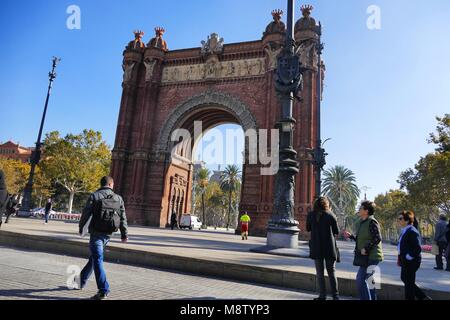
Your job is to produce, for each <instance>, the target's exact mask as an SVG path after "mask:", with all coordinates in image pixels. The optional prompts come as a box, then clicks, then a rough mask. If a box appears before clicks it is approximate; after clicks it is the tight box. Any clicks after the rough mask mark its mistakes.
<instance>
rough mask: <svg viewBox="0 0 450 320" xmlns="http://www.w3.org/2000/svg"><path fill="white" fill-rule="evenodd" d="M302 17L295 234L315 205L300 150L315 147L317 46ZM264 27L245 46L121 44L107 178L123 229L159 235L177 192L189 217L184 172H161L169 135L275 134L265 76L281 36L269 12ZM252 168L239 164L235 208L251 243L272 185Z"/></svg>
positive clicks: (267, 213)
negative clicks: (199, 123)
mask: <svg viewBox="0 0 450 320" xmlns="http://www.w3.org/2000/svg"><path fill="white" fill-rule="evenodd" d="M310 13H311V12H310V10H309V11H308V10H305V12H304V14H303V17H302V18H301V19H300V20H299V21H298V22H297V23H296V26H295V40H296V43H298V44H299V48H298V50H297V52H298V54H299V55H300V58H301V61H302V63H303V67H304V68H305V72H304V74H303V80H304V86H303V91H302V93H301V99H299V100H296V101H295V106H294V117H295V118H296V119H297V123H296V125H295V132H294V148H295V150H296V151H297V153H298V160H299V162H300V174H299V175H297V176H296V183H295V186H296V187H295V188H296V189H295V204H296V206H295V214H296V217H295V218H296V220H298V221H300V224H301V229H303V230H304V227H305V222H306V215H307V212H308V209H309V208H310V207H311V204H312V202H313V199H314V197H315V194H314V192H315V190H314V168H313V166H312V164H311V163H310V162H309V161H310V160H311V158H310V152H309V151H310V150H312V149H313V148H315V147H316V143H317V140H316V139H315V138H316V137H315V132H316V130H315V123H316V119H315V116H314V115H315V111H316V110H317V99H316V97H317V93H318V90H320V88H323V85H322V86H320V87H319V85H318V74H317V65H318V61H317V58H318V55H317V52H316V51H315V50H317V46H314V45H312V44H314V43H317V42H318V40H319V33H320V28H319V26H318V25H317V23H316V21H315V20H314V18H312V17H311V14H310ZM273 19H274V20H273V21H272V22H271V23H270V24H268V26H267V28H266V30H265V32H264V33H263V37H262V39H258V40H255V41H247V42H239V43H231V44H225V42H224V39H222V38H220V37H219V36H218V35H217V34H215V33H214V34H211V35H210V36H209V37H208V38H207V39H206V41H202V42H201V43H202V47H197V48H189V49H180V50H173V51H169V50H168V45H167V43H166V42H165V41H164V39H163V32H162V29H161V28H158V29H157V30H156V36H155V37H154V38H153V39H151V40H150V41H149V43H148V44H147V45H146V44H145V43H144V42H143V40H142V37H136V39H135V40H134V41H131V42H130V43H129V44H128V46H127V47H126V49H125V51H124V54H123V55H124V60H123V64H122V67H123V70H124V77H123V83H122V87H123V92H122V99H121V104H120V114H119V119H118V124H117V133H116V141H115V145H114V150H113V163H112V168H111V175H112V176H113V178H114V180H115V181H116V184H115V185H116V191H117V192H118V193H120V194H121V195H122V196H123V197H124V200H125V202H126V207H127V216H128V218H129V220H130V223H135V224H142V225H150V226H155V227H165V226H166V225H167V222H168V217H167V215H168V211H169V210H170V208H169V203H171V202H174V203H175V204H176V205H177V210H178V209H179V208H180V202H181V200H177V199H178V197H175V198H174V193H177V192H180V194H183V191H184V195H185V196H184V199H185V200H184V201H183V202H184V203H183V204H181V209H182V211H184V212H186V211H187V210H188V209H189V208H188V207H187V206H188V203H189V202H190V199H188V198H189V192H186V190H189V189H190V185H189V184H190V181H191V180H192V177H191V176H189V174H188V172H191V169H190V168H189V166H188V165H185V166H184V167H183V166H180V168H177V170H178V171H177V170H173V172H171V170H172V169H173V166H172V165H171V161H170V154H171V153H170V150H171V148H172V146H173V144H171V143H170V138H171V134H172V132H173V131H174V130H175V129H177V128H185V129H187V130H192V123H193V121H194V120H196V119H198V120H203V121H204V122H205V125H204V127H205V128H209V127H211V126H213V125H214V124H217V123H220V121H225V122H232V123H237V124H240V125H241V126H242V127H243V129H244V131H245V130H248V129H266V130H270V129H273V128H275V127H276V124H277V122H278V119H279V115H280V106H279V101H278V99H277V96H276V93H275V88H274V69H276V68H277V55H278V54H279V52H280V51H281V50H282V47H283V46H284V43H285V31H286V30H285V26H284V24H283V23H280V19H279V16H277V14H276V12H275V14H274V17H273ZM205 37H206V35H205ZM200 40H201V39H199V41H200ZM182 150H183V149H182V148H181V155H183V151H182ZM182 164H183V163H182ZM260 169H261V165H245V167H244V172H243V180H244V181H243V188H242V197H241V204H240V208H239V210H240V213H242V212H244V211H246V212H248V213H249V215H250V217H251V219H252V225H251V228H250V233H251V234H253V235H265V232H266V228H267V222H268V220H269V219H270V217H271V215H272V211H273V196H274V185H275V183H274V182H275V181H274V177H273V176H262V175H261V170H260ZM177 174H178V175H177ZM167 177H173V179H167ZM171 192H172V194H170V193H171ZM180 199H183V197H180Z"/></svg>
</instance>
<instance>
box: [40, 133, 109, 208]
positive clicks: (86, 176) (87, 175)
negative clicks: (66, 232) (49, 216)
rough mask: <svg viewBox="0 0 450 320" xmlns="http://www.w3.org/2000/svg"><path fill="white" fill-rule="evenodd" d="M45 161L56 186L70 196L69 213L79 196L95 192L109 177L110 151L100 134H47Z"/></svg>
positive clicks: (48, 173) (42, 165) (44, 168)
mask: <svg viewBox="0 0 450 320" xmlns="http://www.w3.org/2000/svg"><path fill="white" fill-rule="evenodd" d="M44 148H45V153H44V159H43V161H42V162H41V168H42V170H43V171H44V172H45V176H46V177H48V178H49V179H50V180H51V181H53V182H54V183H55V184H58V185H61V186H62V187H64V189H65V190H66V191H67V192H68V193H69V205H68V208H69V213H71V212H72V203H73V200H74V197H75V195H76V194H78V193H89V192H93V191H95V190H96V189H97V188H98V186H99V181H100V179H101V178H102V177H103V176H105V175H108V173H109V168H110V164H111V151H110V149H109V147H108V145H107V144H106V143H105V142H104V141H103V140H102V135H101V133H100V132H95V131H93V130H84V131H83V132H82V133H81V134H79V135H73V134H68V135H66V136H65V137H64V138H62V137H60V134H59V132H57V131H55V132H51V133H49V134H47V136H46V138H45V140H44Z"/></svg>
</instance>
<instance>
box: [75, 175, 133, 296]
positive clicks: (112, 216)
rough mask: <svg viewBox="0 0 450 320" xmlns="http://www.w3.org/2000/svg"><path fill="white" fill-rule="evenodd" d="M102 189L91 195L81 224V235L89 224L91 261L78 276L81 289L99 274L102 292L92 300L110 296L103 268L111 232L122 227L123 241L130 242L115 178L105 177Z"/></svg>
mask: <svg viewBox="0 0 450 320" xmlns="http://www.w3.org/2000/svg"><path fill="white" fill-rule="evenodd" d="M100 184H101V188H100V189H99V190H97V191H96V192H94V193H93V194H91V196H90V197H89V199H88V201H87V203H86V206H85V208H84V210H83V214H82V216H81V220H80V224H79V229H80V230H79V232H80V235H81V234H82V232H83V228H84V227H85V225H86V224H87V223H89V222H90V224H89V233H90V241H89V249H90V252H91V255H90V257H89V261H88V263H87V264H86V266H85V267H84V269H83V270H82V271H81V274H80V277H79V279H78V282H79V289H80V290H82V289H83V288H84V287H85V286H86V283H87V281H88V279H89V277H90V276H91V275H92V272H94V273H95V280H96V282H97V288H98V293H97V294H96V295H95V296H93V297H92V300H104V299H107V298H108V295H109V293H110V286H109V283H108V281H107V279H106V273H105V270H104V267H103V258H104V250H105V247H106V245H107V244H108V243H109V241H110V239H111V235H112V234H113V233H115V232H117V231H119V230H120V233H121V239H122V242H123V243H125V242H127V241H128V225H127V217H126V214H125V205H124V202H123V199H122V197H121V196H119V195H117V194H115V193H114V191H113V188H114V180H113V178H111V177H103V178H102V179H101V183H100Z"/></svg>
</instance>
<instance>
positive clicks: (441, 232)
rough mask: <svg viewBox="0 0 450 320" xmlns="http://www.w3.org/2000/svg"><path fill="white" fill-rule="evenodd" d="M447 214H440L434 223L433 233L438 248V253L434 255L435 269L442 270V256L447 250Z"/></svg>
mask: <svg viewBox="0 0 450 320" xmlns="http://www.w3.org/2000/svg"><path fill="white" fill-rule="evenodd" d="M447 225H448V222H447V215H446V214H444V213H443V214H441V215H440V217H439V222H438V223H437V224H436V228H435V229H436V232H435V235H434V241H435V243H436V245H437V246H438V248H439V253H438V255H436V267H435V268H434V269H435V270H444V262H443V257H444V256H445V253H446V250H447V245H448V243H447V238H446V236H445V234H446V232H447ZM446 260H447V270H450V265H449V259H448V258H447V259H446Z"/></svg>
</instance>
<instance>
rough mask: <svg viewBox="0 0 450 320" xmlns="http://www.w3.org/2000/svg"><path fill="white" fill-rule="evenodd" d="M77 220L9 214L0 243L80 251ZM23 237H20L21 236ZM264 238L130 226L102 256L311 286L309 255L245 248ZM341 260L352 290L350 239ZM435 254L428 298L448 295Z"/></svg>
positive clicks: (391, 290)
mask: <svg viewBox="0 0 450 320" xmlns="http://www.w3.org/2000/svg"><path fill="white" fill-rule="evenodd" d="M77 231H78V228H77V225H76V224H72V223H64V222H51V223H50V224H49V225H43V224H42V222H41V221H37V220H32V219H17V218H16V219H13V220H12V221H11V224H9V225H6V226H3V227H2V229H1V230H0V244H2V245H15V246H16V245H20V244H21V242H24V240H21V238H23V239H28V240H29V241H27V242H26V245H25V246H26V247H30V248H33V247H38V248H35V249H39V250H42V251H49V252H55V251H57V253H64V252H65V250H67V254H71V255H74V254H75V255H77V256H83V255H84V254H86V253H85V252H86V251H80V250H81V249H80V248H84V249H85V247H86V243H87V241H88V240H87V239H81V238H80V237H79V236H78V235H77ZM24 243H25V242H24ZM264 244H265V239H264V238H250V240H249V241H247V242H243V241H242V240H241V239H240V237H239V236H235V235H234V234H231V233H226V232H204V231H179V230H174V231H171V230H165V229H154V228H144V227H131V228H130V241H129V243H128V244H121V243H120V239H119V238H118V237H117V236H116V237H114V238H113V241H112V243H111V245H110V247H109V253H107V256H108V255H109V256H110V257H114V258H113V260H123V261H126V262H127V263H130V261H131V262H133V263H138V264H140V265H141V264H143V265H146V266H147V265H148V266H157V267H162V268H167V269H172V270H178V271H187V272H196V273H199V274H201V275H210V276H211V275H212V276H220V277H225V278H233V279H236V280H245V281H250V282H255V283H265V284H275V283H276V284H281V286H283V287H293V288H298V289H303V290H312V291H314V290H315V269H314V263H313V261H312V260H310V259H299V258H291V257H280V256H272V255H265V254H257V253H252V252H249V250H250V249H251V248H255V247H258V246H262V245H264ZM339 247H340V248H341V255H342V263H340V264H338V265H337V275H338V277H339V280H340V285H341V291H342V292H343V294H345V295H353V296H355V295H356V288H355V285H354V278H355V273H356V271H357V270H356V268H355V267H353V266H352V259H353V258H352V256H353V249H354V244H352V243H344V242H340V243H339ZM384 249H385V256H386V261H385V262H384V263H382V264H381V277H382V290H380V297H382V298H384V299H400V298H401V297H402V296H403V284H402V283H401V281H400V279H399V276H400V269H399V268H398V267H397V265H396V261H397V257H396V247H394V246H391V245H385V248H384ZM433 266H434V256H432V255H430V254H426V253H425V254H424V262H423V265H422V268H421V270H420V271H419V272H418V283H419V284H420V285H421V286H422V287H424V288H425V289H428V290H431V292H430V294H431V296H432V297H433V298H445V299H450V273H448V272H443V271H436V270H433Z"/></svg>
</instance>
